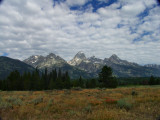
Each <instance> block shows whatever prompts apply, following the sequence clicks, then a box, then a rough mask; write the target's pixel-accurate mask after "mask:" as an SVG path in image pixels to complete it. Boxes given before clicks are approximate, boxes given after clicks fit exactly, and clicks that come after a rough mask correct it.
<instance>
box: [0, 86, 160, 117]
mask: <svg viewBox="0 0 160 120" xmlns="http://www.w3.org/2000/svg"><path fill="white" fill-rule="evenodd" d="M133 91H135V92H136V93H137V95H132V92H133ZM124 98H127V99H128V100H129V101H131V102H130V103H131V104H132V107H131V108H130V109H125V108H123V107H122V108H120V107H119V106H118V103H117V101H118V100H120V99H124ZM0 102H1V104H0V117H1V118H2V120H156V118H157V117H159V116H160V86H157V87H121V88H116V89H83V90H80V91H78V90H53V91H13V92H9V91H8V92H7V91H0Z"/></svg>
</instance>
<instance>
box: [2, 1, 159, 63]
mask: <svg viewBox="0 0 160 120" xmlns="http://www.w3.org/2000/svg"><path fill="white" fill-rule="evenodd" d="M79 51H83V52H84V53H85V54H86V56H87V57H90V56H93V55H95V56H96V57H98V58H102V59H104V58H109V57H110V56H111V55H112V54H116V55H117V56H119V57H120V58H121V59H124V60H128V61H130V62H136V63H138V64H142V65H143V64H160V6H159V5H158V3H157V1H156V0H0V55H1V56H8V57H12V58H15V59H20V60H24V59H26V58H28V57H29V56H31V55H47V54H49V53H55V54H57V55H59V56H61V57H62V58H64V59H65V60H70V59H72V58H73V57H74V55H75V54H76V53H77V52H79Z"/></svg>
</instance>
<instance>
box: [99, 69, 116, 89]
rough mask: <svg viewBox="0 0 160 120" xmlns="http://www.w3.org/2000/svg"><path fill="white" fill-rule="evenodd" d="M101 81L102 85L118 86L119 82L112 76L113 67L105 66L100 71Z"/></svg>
mask: <svg viewBox="0 0 160 120" xmlns="http://www.w3.org/2000/svg"><path fill="white" fill-rule="evenodd" d="M99 82H100V83H102V87H109V88H112V87H114V88H115V87H117V85H118V82H117V80H116V79H115V78H113V77H112V69H111V68H110V67H108V66H104V67H103V68H102V70H101V72H100V73H99Z"/></svg>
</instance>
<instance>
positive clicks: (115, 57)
mask: <svg viewBox="0 0 160 120" xmlns="http://www.w3.org/2000/svg"><path fill="white" fill-rule="evenodd" d="M109 59H110V60H112V59H114V60H120V58H119V57H118V56H117V55H116V54H113V55H112V56H111V57H110V58H109Z"/></svg>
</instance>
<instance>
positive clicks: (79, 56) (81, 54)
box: [74, 51, 86, 60]
mask: <svg viewBox="0 0 160 120" xmlns="http://www.w3.org/2000/svg"><path fill="white" fill-rule="evenodd" d="M74 58H79V59H82V60H84V59H86V56H85V54H84V53H83V52H82V51H80V52H78V53H77V54H76V55H75V57H74Z"/></svg>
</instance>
